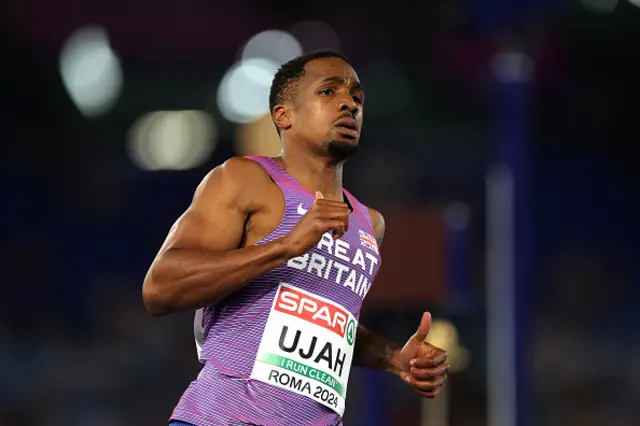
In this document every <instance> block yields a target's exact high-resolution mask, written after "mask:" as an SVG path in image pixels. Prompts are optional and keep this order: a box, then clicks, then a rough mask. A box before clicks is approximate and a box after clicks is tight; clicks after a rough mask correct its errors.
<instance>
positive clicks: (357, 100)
mask: <svg viewBox="0 0 640 426" xmlns="http://www.w3.org/2000/svg"><path fill="white" fill-rule="evenodd" d="M353 100H354V101H356V103H357V104H361V103H362V98H361V97H360V96H359V95H355V96H353Z"/></svg>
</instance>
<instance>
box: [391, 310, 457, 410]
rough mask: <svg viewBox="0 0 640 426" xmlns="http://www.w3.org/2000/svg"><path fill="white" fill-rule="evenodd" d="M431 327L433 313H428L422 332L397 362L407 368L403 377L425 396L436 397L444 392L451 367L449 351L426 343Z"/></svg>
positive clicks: (422, 323)
mask: <svg viewBox="0 0 640 426" xmlns="http://www.w3.org/2000/svg"><path fill="white" fill-rule="evenodd" d="M430 329H431V314H430V313H429V312H425V313H424V314H423V315H422V320H421V321H420V326H419V327H418V331H417V332H416V333H415V334H414V335H413V336H411V337H410V338H409V340H408V341H407V343H406V344H405V345H404V347H403V348H402V349H401V350H400V351H399V352H398V353H397V354H396V355H395V356H394V358H395V360H394V361H395V362H394V363H395V364H396V365H397V366H398V367H400V369H401V370H403V371H402V372H401V373H400V377H401V378H402V379H403V380H404V381H406V382H407V383H409V384H410V385H411V386H413V387H414V388H415V390H416V391H417V392H418V393H419V394H420V395H422V396H424V397H425V398H435V396H436V395H438V394H439V393H440V392H441V391H442V389H443V387H444V382H445V381H446V380H447V371H448V369H449V367H450V366H449V364H446V360H447V352H446V351H444V350H442V349H440V348H437V347H435V346H433V345H432V344H430V343H427V342H425V339H426V338H427V335H428V334H429V330H430Z"/></svg>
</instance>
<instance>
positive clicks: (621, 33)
mask: <svg viewBox="0 0 640 426" xmlns="http://www.w3.org/2000/svg"><path fill="white" fill-rule="evenodd" d="M639 3H640V2H638V1H637V0H580V1H578V0H567V1H562V0H519V1H517V2H508V1H506V0H433V1H430V2H420V3H419V4H418V3H411V2H394V3H393V4H390V3H386V4H385V3H384V2H379V3H376V2H367V1H362V0H355V1H352V2H349V3H336V2H332V3H326V2H318V1H308V2H302V1H300V2H291V1H255V0H254V1H252V0H237V1H235V2H226V3H223V2H216V1H211V0H209V1H205V0H181V1H168V0H164V1H148V0H146V1H145V0H140V1H133V2H123V1H113V0H112V1H99V0H94V1H93V2H84V1H78V0H68V1H67V2H60V1H35V0H20V1H18V0H8V1H6V2H3V5H2V6H0V8H1V9H0V10H2V16H4V17H5V18H4V20H3V25H2V27H1V28H0V31H1V32H2V33H1V34H0V49H1V56H2V57H4V58H5V65H4V66H3V67H2V71H3V72H2V74H3V82H4V84H3V87H4V89H3V90H2V91H3V94H2V96H0V102H1V104H2V115H1V116H0V117H1V120H2V121H1V123H0V132H1V139H2V143H0V164H1V167H0V173H1V175H0V176H1V179H0V190H1V192H0V194H1V198H0V219H1V220H2V224H3V226H2V227H0V238H1V241H2V245H1V246H0V247H1V249H2V256H1V257H0V271H1V275H0V276H1V280H2V287H1V289H2V293H3V294H2V297H1V298H0V304H1V305H0V307H1V309H0V315H2V318H1V320H0V425H3V426H4V425H7V426H22V425H29V426H31V425H34V426H58V425H64V426H76V425H77V426H111V425H150V426H151V425H158V424H166V422H167V420H168V418H169V415H170V413H171V411H172V409H173V407H174V405H175V404H176V402H177V401H178V398H179V397H180V395H181V393H182V392H183V391H184V389H185V388H186V386H187V385H188V383H189V382H190V381H191V380H193V379H194V378H195V376H196V375H197V373H198V371H199V364H198V362H197V359H196V350H195V344H194V340H193V334H192V331H193V327H192V324H193V323H192V321H193V313H189V312H186V313H183V314H176V315H172V316H168V317H164V318H159V319H156V318H151V317H150V316H148V315H147V314H146V313H145V311H144V308H143V305H142V301H141V295H140V289H141V284H142V280H143V277H144V275H145V272H146V269H147V268H148V266H149V264H150V262H151V261H152V259H153V257H154V256H155V253H156V251H157V250H158V248H159V247H160V244H161V243H162V241H163V239H164V237H165V235H166V233H167V231H168V230H169V227H170V226H171V224H172V223H173V221H174V220H175V219H176V218H177V217H178V216H179V215H180V214H181V212H182V211H183V210H184V209H185V208H186V207H187V205H188V203H189V202H190V199H191V196H192V194H193V191H194V189H195V187H196V185H197V184H198V183H199V181H200V180H201V178H202V177H203V176H204V175H205V174H206V173H207V171H209V170H210V169H211V168H213V167H215V166H216V165H218V164H220V163H221V162H223V161H224V160H226V159H227V158H229V157H231V156H234V155H246V154H264V155H272V154H276V153H277V152H278V151H279V145H278V140H277V137H276V133H275V131H274V128H273V125H272V124H271V122H270V119H269V117H268V111H267V94H268V90H269V85H270V83H271V78H272V77H273V74H274V73H275V70H276V69H277V67H278V66H279V65H280V64H282V63H283V62H285V61H287V60H288V59H291V58H293V57H295V56H297V55H299V54H301V53H303V52H307V51H310V50H315V49H318V48H332V49H336V50H339V51H341V52H343V53H344V54H346V55H347V56H348V57H350V59H351V60H352V61H353V64H354V66H355V68H356V70H357V71H358V73H359V75H360V79H361V80H362V82H363V84H364V86H365V87H366V91H367V104H366V108H365V118H366V119H365V127H364V133H363V138H362V141H361V150H360V152H359V153H358V155H357V156H356V157H355V158H353V159H352V160H350V161H349V163H348V165H347V168H346V177H345V179H346V187H347V188H349V189H350V190H351V191H352V192H353V193H355V194H356V196H358V197H359V198H360V199H361V200H362V201H363V202H364V203H366V204H368V205H371V206H375V207H376V208H377V209H379V210H381V211H382V212H383V214H384V215H385V217H386V220H387V237H386V239H385V244H384V246H383V248H382V254H383V265H384V266H383V268H382V271H381V273H380V274H379V279H378V280H377V281H376V283H375V285H374V286H373V288H372V290H371V292H370V294H369V296H368V298H367V300H366V304H367V307H366V309H365V311H364V315H363V317H362V318H361V320H362V322H363V324H364V325H365V326H367V327H368V328H370V329H372V330H374V331H376V332H379V333H381V334H383V335H385V336H386V337H388V338H390V339H392V340H394V341H396V342H397V343H404V342H405V341H406V339H407V338H408V337H409V336H410V335H411V334H412V333H413V332H414V331H415V329H416V328H417V325H418V322H419V319H420V315H421V313H422V312H423V311H424V310H425V309H429V310H431V311H432V312H433V314H434V317H435V319H436V322H435V324H434V329H433V333H432V335H431V339H432V341H434V342H435V343H438V344H441V345H443V346H445V347H446V348H447V349H448V350H449V353H450V358H451V360H452V363H453V364H454V370H455V373H453V374H451V377H450V380H449V384H448V388H447V392H446V394H445V395H443V397H442V398H439V399H437V400H436V401H429V402H426V401H423V400H421V399H420V398H419V397H418V396H417V395H416V394H415V393H414V392H413V391H412V390H411V389H410V388H409V387H408V386H406V385H404V384H403V383H401V382H400V381H398V380H395V379H393V378H392V377H386V376H385V375H383V374H378V373H375V372H367V371H363V370H359V369H354V370H352V376H351V380H350V386H349V395H348V399H347V412H346V414H345V422H346V424H347V425H353V426H355V425H366V426H377V425H380V426H382V425H408V426H409V425H429V426H484V425H486V426H525V425H526V426H532V425H545V426H554V425H563V426H569V425H580V426H591V425H598V426H602V425H607V426H618V425H620V426H633V425H640V408H638V407H640V363H638V362H637V361H638V360H639V359H640V339H639V337H640V336H638V325H639V323H640V311H639V310H638V309H637V308H636V303H635V302H636V300H638V292H639V290H638V288H639V287H638V281H639V279H640V262H638V261H637V259H638V255H639V254H640V250H639V246H640V243H639V241H640V240H639V238H638V237H640V225H639V223H638V221H637V220H636V218H637V217H638V214H639V213H640V212H639V211H638V198H639V194H640V192H639V185H638V184H639V183H640V182H639V180H638V177H639V176H638V173H637V172H636V169H637V167H638V162H637V156H636V154H635V152H634V151H633V150H634V149H635V148H636V147H635V145H636V144H637V143H638V142H640V139H639V138H638V136H637V133H638V131H637V120H638V118H637V115H638V111H639V110H638V106H637V102H638V99H639V98H640V8H639V7H638V6H639V5H640V4H639ZM634 140H635V141H636V142H633V141H634ZM634 360H636V361H635V362H634Z"/></svg>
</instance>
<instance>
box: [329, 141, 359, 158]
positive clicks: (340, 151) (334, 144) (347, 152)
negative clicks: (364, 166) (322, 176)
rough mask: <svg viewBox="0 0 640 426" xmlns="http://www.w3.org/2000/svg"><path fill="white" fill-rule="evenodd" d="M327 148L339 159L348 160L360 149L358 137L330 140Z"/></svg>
mask: <svg viewBox="0 0 640 426" xmlns="http://www.w3.org/2000/svg"><path fill="white" fill-rule="evenodd" d="M327 148H328V150H329V154H330V155H331V156H332V157H333V158H335V159H336V160H338V161H341V160H346V159H347V158H349V157H351V156H352V155H353V154H355V153H356V151H357V150H358V140H357V139H335V140H332V141H329V143H328V145H327Z"/></svg>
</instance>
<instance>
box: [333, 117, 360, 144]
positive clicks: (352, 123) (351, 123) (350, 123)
mask: <svg viewBox="0 0 640 426" xmlns="http://www.w3.org/2000/svg"><path fill="white" fill-rule="evenodd" d="M335 127H336V129H337V130H338V132H340V133H341V134H343V135H344V136H348V137H350V138H353V139H355V138H357V137H358V123H357V122H356V120H354V119H353V118H349V117H345V118H342V119H340V120H338V121H337V122H336V124H335Z"/></svg>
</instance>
